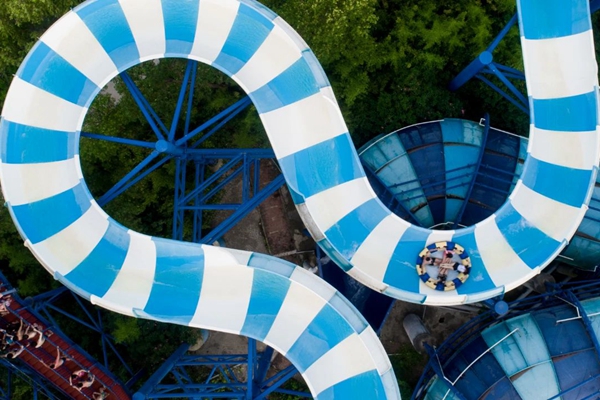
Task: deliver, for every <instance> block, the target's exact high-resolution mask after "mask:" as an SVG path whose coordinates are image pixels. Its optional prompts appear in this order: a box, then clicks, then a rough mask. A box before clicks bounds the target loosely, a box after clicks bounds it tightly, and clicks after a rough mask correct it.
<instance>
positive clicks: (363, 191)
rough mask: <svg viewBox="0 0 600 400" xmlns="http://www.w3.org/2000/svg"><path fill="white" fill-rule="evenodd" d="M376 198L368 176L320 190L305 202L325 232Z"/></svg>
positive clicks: (314, 219)
mask: <svg viewBox="0 0 600 400" xmlns="http://www.w3.org/2000/svg"><path fill="white" fill-rule="evenodd" d="M376 198H377V195H376V194H375V193H374V192H373V190H372V189H371V186H370V185H369V182H368V181H367V178H358V179H354V180H351V181H348V182H344V183H342V184H341V185H337V186H334V187H332V188H329V189H327V190H324V191H322V192H319V193H317V194H315V195H314V196H311V197H309V198H307V199H306V200H305V203H306V207H307V208H308V210H309V212H310V215H311V217H312V219H313V221H315V223H316V224H317V226H318V227H319V229H321V230H322V231H323V232H325V231H326V230H327V229H329V228H331V227H332V226H333V225H335V224H337V223H338V222H339V220H341V219H342V218H344V217H345V216H346V215H348V214H349V213H350V212H352V211H354V210H355V209H356V208H358V207H359V206H361V205H362V204H364V203H366V202H367V201H369V200H371V199H376Z"/></svg>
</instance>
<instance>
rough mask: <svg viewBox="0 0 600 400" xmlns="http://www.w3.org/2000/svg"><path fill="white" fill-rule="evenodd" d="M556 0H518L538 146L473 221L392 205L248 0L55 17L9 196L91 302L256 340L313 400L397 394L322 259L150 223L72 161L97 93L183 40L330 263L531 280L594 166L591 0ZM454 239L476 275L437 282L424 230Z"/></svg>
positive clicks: (482, 292)
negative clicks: (249, 105)
mask: <svg viewBox="0 0 600 400" xmlns="http://www.w3.org/2000/svg"><path fill="white" fill-rule="evenodd" d="M549 1H550V0H543V1H542V0H527V1H525V0H523V1H521V3H520V7H519V11H520V16H521V21H522V23H523V24H524V25H522V29H523V33H524V37H523V44H524V49H525V65H526V74H527V76H528V78H530V81H529V89H530V93H531V96H532V109H533V113H532V115H534V118H533V122H534V124H533V125H532V135H531V142H530V156H529V158H528V160H527V165H526V166H525V168H524V171H523V174H522V178H521V180H520V181H519V184H518V185H517V187H516V189H515V191H514V193H513V194H512V196H511V198H510V200H509V202H507V204H505V205H504V206H503V207H502V208H501V209H500V210H498V212H497V213H496V214H495V215H494V216H493V217H490V218H488V219H487V220H485V221H483V222H481V223H480V224H477V225H476V226H473V227H470V228H467V229H462V230H458V231H432V230H427V229H422V228H417V227H415V226H412V225H411V224H409V223H407V222H405V221H403V220H401V219H400V218H398V217H396V216H395V215H393V214H391V213H390V212H389V210H387V208H385V206H384V205H383V204H382V203H381V202H380V201H379V200H378V199H377V198H376V196H375V194H374V192H373V191H372V189H371V188H370V186H369V184H368V182H367V180H366V178H365V175H364V171H363V169H362V167H361V165H360V162H359V160H358V156H357V154H356V150H355V149H354V146H353V144H352V141H351V140H350V136H349V134H348V132H347V128H346V125H345V123H344V120H343V118H342V115H341V112H340V110H339V107H338V105H337V103H336V100H335V98H334V95H333V92H332V89H331V86H330V85H329V82H328V80H327V78H326V76H325V74H324V72H323V70H322V69H321V67H320V65H319V63H318V62H317V60H316V58H315V56H314V54H313V53H312V52H311V51H310V49H309V48H308V46H307V45H306V43H305V42H304V41H303V40H302V39H301V38H300V37H299V36H298V35H297V34H296V33H295V32H294V31H293V29H292V28H290V27H289V26H288V25H287V24H286V23H285V21H283V20H282V19H281V18H279V17H278V16H276V15H275V14H273V13H272V12H271V11H269V10H268V9H266V8H264V7H263V6H261V5H260V4H258V3H256V2H254V1H252V0H91V1H87V2H85V3H83V4H82V5H80V6H78V7H77V8H75V9H73V10H72V11H71V12H69V13H68V14H66V15H65V16H64V17H63V18H61V19H60V20H59V21H58V22H57V23H56V24H54V25H53V26H52V27H51V28H50V29H49V30H48V31H47V32H46V33H45V34H44V35H43V36H42V38H41V39H40V41H39V42H38V43H37V44H36V45H35V46H34V48H33V49H32V50H31V52H30V53H29V55H28V56H27V58H26V59H25V61H24V62H23V64H22V66H21V67H20V69H19V71H18V72H17V75H16V77H15V78H14V80H13V82H12V85H11V87H10V89H9V92H8V95H7V98H6V101H5V104H4V109H3V111H2V120H1V123H0V139H1V141H0V157H1V163H0V179H1V182H2V189H3V192H4V196H5V199H6V201H7V206H8V208H9V210H10V213H11V215H12V217H13V219H14V221H15V223H16V225H17V227H18V229H19V232H20V234H21V235H22V237H23V238H24V239H25V244H26V245H27V246H28V247H29V248H30V249H31V251H32V252H33V253H34V255H35V256H36V257H37V259H38V260H39V261H40V263H41V264H42V265H44V267H45V268H46V269H47V270H48V271H49V272H50V273H52V274H53V275H54V276H55V277H56V278H57V279H59V280H60V281H61V282H62V283H64V284H65V285H66V286H68V287H69V288H70V289H72V290H73V291H75V292H77V293H79V294H80V295H82V296H83V297H86V298H88V299H90V300H91V301H92V302H93V303H95V304H99V305H101V306H103V307H105V308H108V309H111V310H114V311H117V312H120V313H123V314H127V315H132V316H137V317H142V318H151V319H155V320H159V321H166V322H172V323H178V324H183V325H190V326H195V327H202V328H207V329H213V330H220V331H225V332H231V333H236V334H243V335H246V336H250V337H254V338H256V339H258V340H261V341H263V342H265V343H267V344H269V345H270V346H272V347H274V348H275V349H277V350H278V351H280V352H281V353H282V354H283V355H285V356H286V357H287V358H288V359H290V361H291V362H293V363H294V365H296V366H297V367H298V369H299V370H300V372H301V373H302V374H303V376H304V378H305V379H306V381H307V383H308V385H309V387H310V389H311V392H312V393H313V394H314V395H315V396H316V398H318V399H328V398H332V397H337V398H342V399H365V398H368V399H377V398H382V399H383V398H388V399H396V398H399V397H400V395H399V392H398V388H397V384H396V379H395V377H394V374H393V371H392V369H391V366H390V364H389V361H388V359H387V357H386V355H385V352H384V349H383V347H382V346H381V343H380V342H379V340H378V339H377V337H376V335H375V334H374V332H373V330H372V329H371V328H370V327H368V325H367V324H366V322H365V320H364V319H363V318H362V316H361V315H360V314H359V313H358V312H357V311H356V310H355V309H354V308H353V307H352V306H351V305H350V304H349V303H348V302H347V301H346V300H345V299H344V298H343V297H342V296H341V295H340V294H339V293H337V292H336V291H335V290H333V289H332V288H331V287H330V286H329V285H327V284H326V283H324V282H323V281H321V280H319V279H318V278H316V277H315V276H313V275H311V274H308V273H306V272H305V271H304V270H302V269H301V268H297V267H295V266H293V265H290V264H288V263H286V262H284V261H281V260H278V259H275V258H272V257H268V256H264V255H260V254H255V253H247V252H242V251H236V250H230V249H222V248H214V247H210V246H200V245H195V244H190V243H183V242H177V241H172V240H165V239H159V238H154V237H149V236H145V235H141V234H139V233H136V232H133V231H131V230H128V229H127V228H125V227H122V226H121V225H119V224H118V223H116V222H115V221H114V220H112V219H111V218H110V217H108V216H107V215H106V213H105V212H104V211H103V210H102V209H101V208H100V207H99V206H98V205H97V203H96V202H95V201H94V199H93V198H92V197H91V195H90V193H89V191H88V189H87V187H86V185H85V182H84V181H83V176H82V173H81V167H80V163H79V154H78V153H79V149H78V142H79V131H80V129H81V126H82V123H83V119H84V117H85V115H86V112H87V108H88V107H89V105H90V104H91V102H92V99H93V98H94V96H95V95H96V94H97V93H98V92H99V90H100V88H102V87H103V86H104V85H105V84H106V83H107V82H109V81H110V80H111V79H112V78H114V77H115V76H116V75H117V74H118V73H119V72H120V71H123V70H125V69H127V68H129V67H131V66H133V65H136V64H139V63H140V62H143V61H146V60H151V59H156V58H162V57H182V58H190V59H194V60H198V61H202V62H204V63H207V64H209V65H212V66H214V67H216V68H218V69H219V70H221V71H223V72H224V73H226V74H228V75H229V76H231V77H232V78H233V79H234V80H235V81H236V82H237V83H238V84H239V85H240V86H241V87H242V88H244V90H246V91H247V92H248V93H249V94H250V96H251V98H252V100H253V101H254V104H255V106H256V108H257V110H258V112H259V114H260V117H261V119H262V121H263V123H264V125H265V128H266V130H267V133H268V135H269V138H270V140H271V144H272V145H273V149H274V150H275V153H276V155H277V158H278V159H279V162H280V165H281V168H282V170H283V172H284V175H285V177H286V180H287V183H288V186H289V188H290V191H291V193H292V195H293V199H294V201H295V203H296V205H297V208H298V210H299V211H300V214H301V215H302V217H303V219H304V222H305V224H306V226H307V227H308V229H309V230H310V232H311V233H312V235H313V237H314V238H315V239H316V240H317V241H318V242H319V244H320V245H321V246H322V247H323V248H324V249H325V250H326V251H327V252H328V254H329V255H330V256H331V258H332V259H333V260H335V261H336V262H337V263H338V264H339V265H340V266H342V267H343V268H344V269H345V270H347V271H348V273H350V274H351V275H352V276H354V277H356V278H357V279H359V280H360V281H361V282H363V283H364V284H366V285H368V286H370V287H372V288H374V289H375V290H379V291H381V292H384V293H386V294H389V295H391V296H394V297H396V298H399V299H403V300H408V301H412V302H425V303H428V304H457V303H464V302H474V301H479V300H482V299H485V298H489V297H492V296H494V295H496V294H499V293H502V292H503V291H505V290H509V289H511V288H514V287H516V286H517V285H519V284H521V283H523V282H524V281H526V280H527V279H529V278H531V277H532V276H533V275H535V274H536V273H539V271H540V270H541V269H542V268H543V267H544V266H546V265H547V264H548V263H549V262H550V261H551V260H552V259H553V258H554V257H555V256H556V255H557V254H558V253H559V252H560V250H561V249H562V248H563V247H564V245H565V244H566V243H567V240H568V239H569V238H570V237H571V236H572V234H573V232H574V230H575V229H576V227H577V226H578V225H579V223H580V221H581V219H582V218H583V215H584V213H585V209H586V203H587V201H589V197H590V187H591V185H592V184H593V182H594V180H595V175H596V170H597V166H596V165H597V160H598V135H597V117H596V113H597V99H596V90H597V77H596V64H595V60H594V52H593V42H592V39H591V36H592V33H591V28H590V26H591V25H590V23H589V20H590V16H589V9H588V6H587V1H585V0H577V1H571V2H561V1H555V0H552V1H551V2H552V3H556V7H562V8H560V12H556V13H555V12H554V10H555V8H556V7H555V8H552V7H549V5H548V2H549ZM563 3H564V4H563ZM580 3H581V4H580ZM582 4H583V6H582ZM534 11H535V15H534V14H533V12H534ZM582 21H583V22H582ZM586 21H587V22H586ZM445 240H452V241H455V242H458V243H460V244H461V245H463V246H464V247H465V248H466V249H467V251H468V252H469V254H471V260H472V264H473V270H472V272H471V278H470V279H469V280H468V281H467V283H465V285H463V286H461V287H460V288H459V290H458V291H457V292H439V291H434V290H433V289H430V288H428V287H426V286H425V285H424V284H422V283H421V281H420V280H419V278H418V276H417V274H416V271H415V269H414V260H415V258H416V255H417V253H418V252H419V251H420V250H421V249H422V248H423V247H425V245H426V244H429V243H432V242H436V241H445Z"/></svg>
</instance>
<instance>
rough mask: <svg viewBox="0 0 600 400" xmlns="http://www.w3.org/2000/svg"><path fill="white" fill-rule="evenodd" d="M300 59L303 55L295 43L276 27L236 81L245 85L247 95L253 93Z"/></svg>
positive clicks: (237, 76) (236, 77)
mask: <svg viewBox="0 0 600 400" xmlns="http://www.w3.org/2000/svg"><path fill="white" fill-rule="evenodd" d="M300 57H302V53H301V52H300V49H298V48H297V47H296V44H295V43H294V41H293V40H291V39H290V38H289V37H288V36H287V33H286V32H284V31H283V30H282V29H281V28H280V27H278V26H277V25H275V26H274V27H273V29H272V30H271V32H270V33H269V36H267V38H266V39H265V41H264V42H263V44H261V46H260V47H259V48H258V50H257V51H256V53H254V55H253V56H252V58H250V60H248V62H247V63H246V64H245V65H244V66H243V67H242V69H241V70H240V71H239V72H238V73H237V74H235V79H236V81H237V82H242V83H243V84H244V89H245V90H246V92H247V93H252V92H254V91H255V90H256V89H259V88H260V87H262V86H264V85H266V84H267V83H269V82H270V81H272V80H273V79H274V78H276V77H277V76H278V75H279V74H281V73H282V72H283V71H285V70H286V69H287V68H288V67H290V66H291V65H292V64H294V63H295V62H296V61H298V60H299V59H300Z"/></svg>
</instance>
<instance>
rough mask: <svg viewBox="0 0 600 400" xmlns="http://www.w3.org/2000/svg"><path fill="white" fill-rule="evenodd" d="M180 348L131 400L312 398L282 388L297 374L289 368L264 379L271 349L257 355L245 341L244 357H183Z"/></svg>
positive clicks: (253, 345)
mask: <svg viewBox="0 0 600 400" xmlns="http://www.w3.org/2000/svg"><path fill="white" fill-rule="evenodd" d="M188 348H189V345H187V344H183V345H181V346H180V347H179V348H178V349H177V350H176V351H175V352H174V353H173V354H172V355H171V357H169V359H167V360H166V361H165V362H164V364H163V365H162V366H161V367H160V368H159V369H158V370H157V371H156V372H155V373H154V374H153V375H152V377H150V379H148V381H146V383H145V384H144V385H143V386H142V387H141V388H140V390H138V391H137V392H136V393H135V394H134V395H133V399H134V400H142V399H166V398H175V397H177V398H194V399H195V398H202V399H240V400H241V399H247V400H249V399H252V400H263V399H267V396H269V395H270V394H272V393H282V394H287V395H294V396H298V397H305V398H312V396H311V395H310V393H307V392H300V391H296V390H290V389H285V388H283V387H282V385H283V384H284V383H285V382H287V381H288V380H289V379H291V378H292V377H293V376H294V375H296V374H297V373H298V371H297V370H296V368H295V367H294V366H293V365H290V366H288V367H286V368H284V369H283V370H281V371H278V372H277V373H275V374H273V375H271V376H268V377H267V374H268V372H269V367H270V365H271V359H272V357H273V353H274V351H273V349H272V348H270V347H266V349H265V350H264V351H262V352H259V351H257V348H256V341H255V340H252V339H249V340H248V353H247V354H234V355H196V354H186V353H187V350H188Z"/></svg>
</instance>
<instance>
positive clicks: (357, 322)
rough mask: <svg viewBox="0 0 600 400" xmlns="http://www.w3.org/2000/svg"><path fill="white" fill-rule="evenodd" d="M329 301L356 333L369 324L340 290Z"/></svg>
mask: <svg viewBox="0 0 600 400" xmlns="http://www.w3.org/2000/svg"><path fill="white" fill-rule="evenodd" d="M329 303H330V304H331V305H332V307H333V308H335V309H336V310H337V311H338V312H339V313H340V314H341V315H342V316H343V317H344V318H345V319H346V321H348V323H349V324H350V325H352V329H354V330H355V331H356V332H357V333H359V334H360V333H361V332H362V331H364V330H365V329H366V328H367V326H369V324H368V323H367V321H366V320H365V319H364V317H363V316H362V314H361V313H360V312H359V311H358V310H357V309H356V308H355V307H354V305H352V303H350V301H349V300H348V299H347V298H345V297H344V296H342V294H341V293H340V292H335V294H334V295H333V297H332V298H331V300H329Z"/></svg>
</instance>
